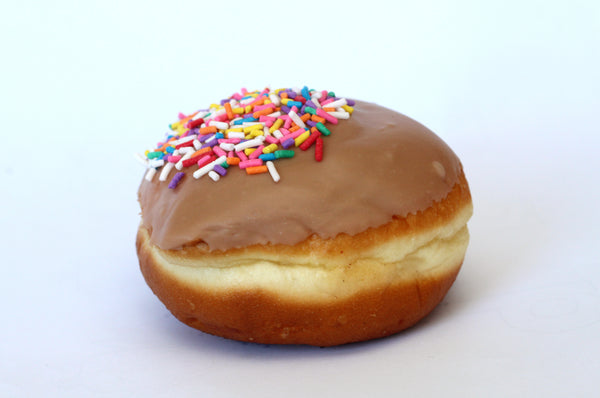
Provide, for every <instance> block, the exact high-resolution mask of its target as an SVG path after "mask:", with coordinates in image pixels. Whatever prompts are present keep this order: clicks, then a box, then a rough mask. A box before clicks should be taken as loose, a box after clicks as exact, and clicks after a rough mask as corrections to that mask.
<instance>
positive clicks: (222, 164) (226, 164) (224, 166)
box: [221, 161, 229, 169]
mask: <svg viewBox="0 0 600 398" xmlns="http://www.w3.org/2000/svg"><path fill="white" fill-rule="evenodd" d="M221 167H222V168H224V169H228V168H229V163H227V161H224V162H223V163H221Z"/></svg>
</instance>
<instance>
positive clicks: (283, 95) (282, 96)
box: [279, 92, 288, 98]
mask: <svg viewBox="0 0 600 398" xmlns="http://www.w3.org/2000/svg"><path fill="white" fill-rule="evenodd" d="M279 96H280V97H281V98H287V97H288V94H287V93H286V92H283V93H281V94H280V95H279Z"/></svg>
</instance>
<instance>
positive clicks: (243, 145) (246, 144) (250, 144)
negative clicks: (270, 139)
mask: <svg viewBox="0 0 600 398" xmlns="http://www.w3.org/2000/svg"><path fill="white" fill-rule="evenodd" d="M261 137H262V136H261ZM264 139H265V138H264V137H262V140H261V139H260V138H259V137H256V138H254V139H251V140H248V141H245V142H240V143H239V144H237V145H236V146H235V150H236V151H238V152H239V151H243V150H244V149H246V148H252V147H257V146H260V145H261V144H262V143H263V141H264Z"/></svg>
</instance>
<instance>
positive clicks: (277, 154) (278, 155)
mask: <svg viewBox="0 0 600 398" xmlns="http://www.w3.org/2000/svg"><path fill="white" fill-rule="evenodd" d="M273 154H274V155H275V157H276V158H277V159H282V158H293V157H294V151H284V150H281V151H275V152H273Z"/></svg>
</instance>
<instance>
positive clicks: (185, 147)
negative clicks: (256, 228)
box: [135, 86, 356, 188]
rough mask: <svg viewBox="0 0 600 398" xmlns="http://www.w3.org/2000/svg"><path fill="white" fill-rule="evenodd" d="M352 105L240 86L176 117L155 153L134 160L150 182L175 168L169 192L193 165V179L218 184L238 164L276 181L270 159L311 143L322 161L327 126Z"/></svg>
mask: <svg viewBox="0 0 600 398" xmlns="http://www.w3.org/2000/svg"><path fill="white" fill-rule="evenodd" d="M355 104H356V103H355V101H353V100H349V99H346V98H341V97H337V96H336V95H335V93H334V92H332V91H326V90H321V91H316V90H312V89H309V88H308V86H302V88H287V89H276V90H271V89H270V88H269V87H267V88H265V89H264V90H262V91H250V92H249V91H248V90H246V89H244V88H242V89H241V90H240V91H239V92H238V93H234V94H233V95H231V96H230V97H228V98H224V99H221V100H219V101H217V102H216V103H213V104H212V105H210V106H209V107H208V108H207V109H203V110H198V111H195V112H193V113H180V114H179V115H178V117H177V119H178V120H177V121H176V122H175V123H172V124H171V125H169V128H170V129H171V130H172V131H170V132H169V133H167V134H166V135H165V138H164V139H163V140H161V142H159V143H157V144H156V146H155V147H154V148H155V149H154V150H149V151H145V152H144V155H139V154H137V155H135V156H136V159H137V160H138V162H140V163H141V164H142V165H144V166H145V167H146V168H147V169H148V171H147V173H146V175H145V177H144V178H146V179H147V180H149V181H151V180H152V179H153V178H154V175H155V174H156V173H157V172H160V175H159V180H160V181H166V180H167V179H168V178H169V175H170V174H171V171H172V170H173V169H174V168H176V169H177V170H179V171H180V172H179V173H176V176H175V177H173V179H172V180H171V182H170V184H169V185H173V188H175V187H176V186H177V184H178V183H179V180H180V179H181V178H182V176H183V175H184V174H183V173H184V172H183V171H182V170H183V169H184V168H187V167H191V166H192V165H195V164H197V165H198V169H197V170H196V171H194V172H193V176H194V178H195V179H198V178H201V177H202V176H203V175H205V174H208V175H209V177H210V178H211V179H213V180H215V181H218V180H219V179H220V178H221V177H223V176H225V175H226V174H227V168H228V167H230V166H233V165H238V167H239V168H241V169H245V170H246V172H247V173H248V174H257V173H265V172H267V171H268V172H269V173H270V174H271V177H272V178H273V180H274V181H275V182H277V181H279V179H280V177H279V174H278V172H277V170H276V169H275V165H274V163H273V161H274V160H277V159H282V158H291V157H293V156H294V154H295V152H294V150H295V147H299V148H300V149H301V150H303V151H306V150H308V149H309V148H310V147H312V146H313V145H315V144H316V145H315V159H316V160H317V161H321V160H322V159H323V139H324V138H323V137H324V136H328V135H330V134H331V131H330V130H329V128H328V127H327V123H332V124H338V121H339V120H345V119H348V118H350V117H351V115H352V113H353V112H354V106H355ZM340 134H342V135H343V133H340ZM263 162H267V165H265V164H263ZM179 176H181V177H179Z"/></svg>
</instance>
